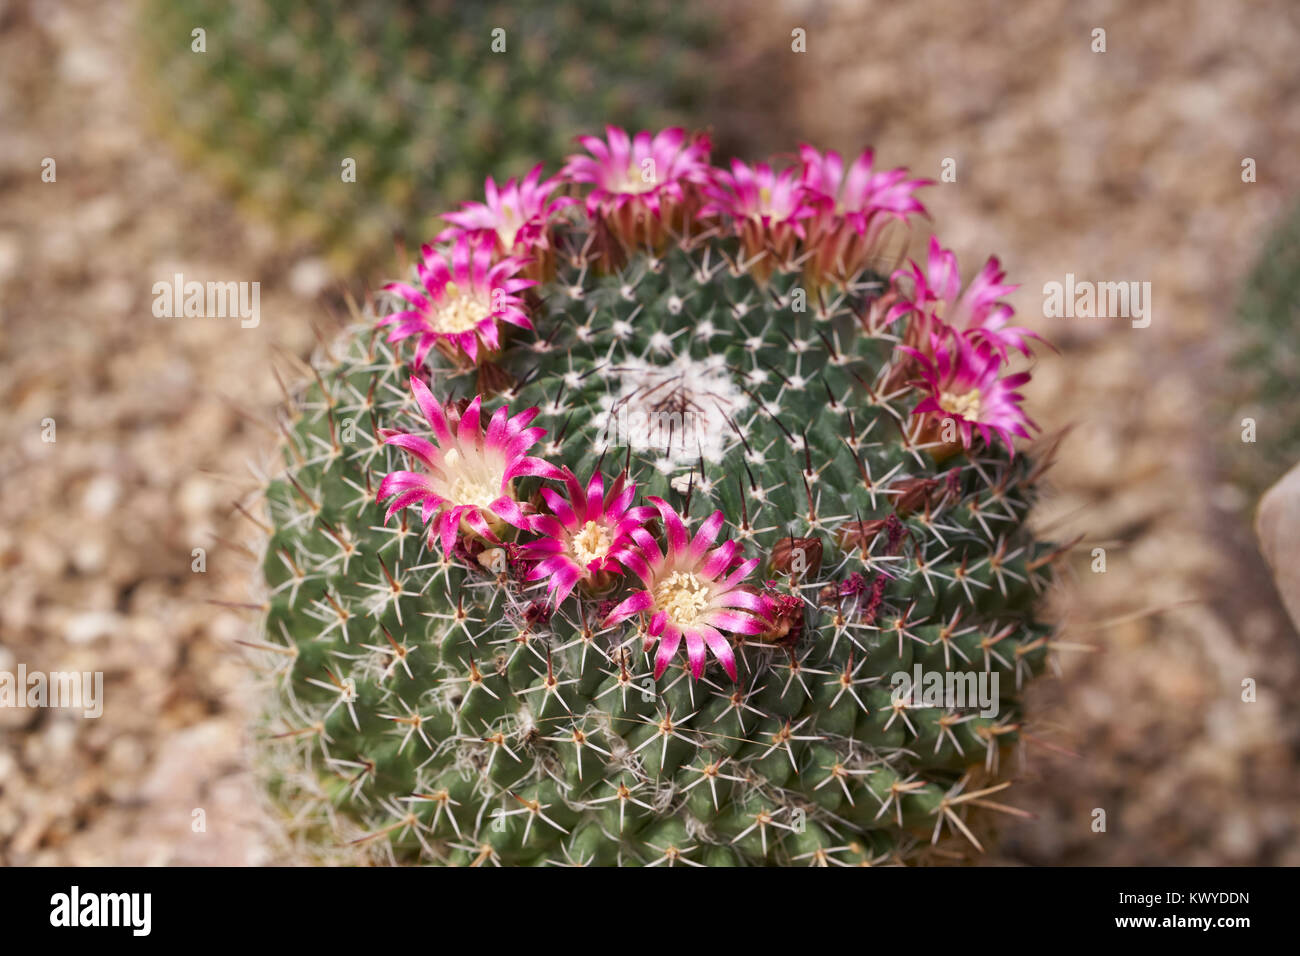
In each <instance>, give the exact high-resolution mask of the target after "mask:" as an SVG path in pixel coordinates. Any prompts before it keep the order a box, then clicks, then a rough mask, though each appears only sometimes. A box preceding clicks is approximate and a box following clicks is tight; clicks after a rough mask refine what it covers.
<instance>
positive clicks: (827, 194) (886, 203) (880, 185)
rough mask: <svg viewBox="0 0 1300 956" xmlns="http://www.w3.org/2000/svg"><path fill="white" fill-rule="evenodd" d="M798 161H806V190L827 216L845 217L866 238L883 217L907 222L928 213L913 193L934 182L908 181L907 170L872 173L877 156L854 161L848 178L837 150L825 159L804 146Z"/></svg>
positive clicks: (867, 153) (866, 154)
mask: <svg viewBox="0 0 1300 956" xmlns="http://www.w3.org/2000/svg"><path fill="white" fill-rule="evenodd" d="M799 158H800V160H802V161H803V183H804V186H806V187H807V189H808V190H809V192H810V193H812V194H813V195H814V196H817V197H819V198H820V199H821V200H823V202H824V204H825V211H826V212H828V213H830V214H832V215H836V216H843V217H844V219H845V221H846V222H848V224H849V225H851V226H852V227H853V228H854V229H856V230H857V231H858V233H859V234H865V233H866V232H867V231H868V230H869V229H870V228H871V226H872V223H873V220H874V219H875V218H876V217H877V215H878V214H880V213H889V214H890V215H893V216H895V217H897V218H898V219H906V218H907V216H908V215H909V214H911V213H914V212H918V213H921V214H923V215H924V213H925V207H924V206H922V205H921V203H920V200H918V199H917V198H916V197H915V196H913V195H912V193H913V192H914V191H915V190H916V189H917V188H918V187H920V186H928V185H930V183H931V180H928V179H908V178H907V170H906V169H903V168H901V167H900V168H899V169H891V170H888V171H886V172H878V173H877V172H873V171H872V162H873V160H874V158H875V154H874V153H873V152H872V151H871V150H869V149H866V150H863V151H862V154H861V155H860V156H858V158H857V159H855V160H854V161H853V165H852V166H850V167H849V171H848V175H847V176H846V175H845V173H844V160H843V159H842V158H841V157H840V154H839V153H837V152H835V151H834V150H828V151H827V152H826V154H825V155H823V154H821V153H819V152H817V150H816V149H814V148H813V147H811V146H809V145H808V144H806V143H805V144H803V145H801V146H800V147H799Z"/></svg>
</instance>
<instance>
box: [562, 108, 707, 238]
mask: <svg viewBox="0 0 1300 956" xmlns="http://www.w3.org/2000/svg"><path fill="white" fill-rule="evenodd" d="M605 136H606V139H607V140H608V142H606V141H605V140H602V139H600V138H599V137H597V136H580V137H578V142H579V143H580V144H581V145H582V146H583V147H584V148H585V149H586V150H587V152H588V153H590V154H591V155H590V156H583V155H581V154H575V155H573V156H570V157H569V159H568V161H567V162H566V163H565V165H564V168H563V169H562V170H561V171H560V175H561V176H562V177H564V178H566V179H567V180H568V181H569V182H573V183H589V184H591V185H592V186H593V187H594V188H593V189H592V190H591V192H590V193H588V195H587V214H588V215H590V216H592V217H595V216H597V215H599V216H600V217H602V218H603V219H604V220H605V221H606V222H607V223H608V224H609V225H610V228H611V229H613V230H614V231H615V232H616V233H617V234H618V235H619V236H620V238H622V239H623V240H624V242H627V243H629V244H636V243H639V242H642V241H653V240H654V239H655V238H656V237H657V236H658V235H659V226H660V223H661V222H662V221H664V220H666V219H670V218H671V214H672V211H673V210H674V209H675V208H677V207H679V206H682V205H684V204H685V203H686V202H687V198H688V190H689V189H690V188H691V187H692V186H696V185H699V184H702V183H704V182H706V181H707V179H708V175H709V161H708V157H709V148H710V143H709V139H708V137H707V136H703V135H700V136H696V137H694V138H692V139H691V140H689V141H688V140H687V139H686V133H685V131H684V130H682V129H681V128H679V127H673V128H671V129H665V130H662V131H660V132H659V133H657V134H656V135H655V136H654V137H651V135H650V133H649V132H647V131H644V130H643V131H642V132H640V133H637V134H636V135H635V136H634V137H632V138H631V139H629V138H628V135H627V133H626V132H625V131H623V130H621V129H619V128H618V127H616V126H607V127H605Z"/></svg>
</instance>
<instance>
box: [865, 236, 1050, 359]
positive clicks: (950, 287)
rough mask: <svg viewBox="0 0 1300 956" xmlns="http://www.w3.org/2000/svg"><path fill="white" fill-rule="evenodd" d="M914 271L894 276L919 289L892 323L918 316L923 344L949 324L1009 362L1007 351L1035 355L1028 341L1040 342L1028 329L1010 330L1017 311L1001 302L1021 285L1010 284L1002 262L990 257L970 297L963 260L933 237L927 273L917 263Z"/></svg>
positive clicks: (899, 307)
mask: <svg viewBox="0 0 1300 956" xmlns="http://www.w3.org/2000/svg"><path fill="white" fill-rule="evenodd" d="M910 265H911V270H910V271H909V270H907V269H899V270H897V271H896V272H895V273H894V275H893V280H894V281H895V282H897V281H898V280H899V279H900V278H910V279H911V280H912V284H913V286H914V288H913V292H912V295H911V298H904V299H903V300H902V301H900V302H899V303H898V304H897V305H895V306H894V307H893V308H892V309H890V311H889V316H888V321H893V320H894V319H896V318H898V317H899V316H900V315H906V314H907V313H909V312H914V313H915V315H916V322H917V324H918V326H919V328H918V333H919V334H918V340H919V341H922V342H924V341H926V340H927V339H928V338H929V336H930V334H931V333H932V332H942V327H943V326H944V325H947V326H950V327H951V328H953V329H956V330H957V331H959V332H966V333H969V338H971V339H972V340H973V341H979V342H985V343H987V344H988V345H989V346H990V347H992V348H993V349H994V350H996V351H997V352H998V353H999V354H1000V355H1001V356H1002V357H1003V358H1004V359H1005V358H1006V355H1007V349H1009V348H1015V349H1019V350H1020V351H1021V352H1023V353H1024V354H1025V355H1028V354H1029V346H1028V345H1027V344H1026V341H1025V340H1026V339H1029V338H1034V339H1039V340H1040V341H1041V339H1040V337H1039V336H1038V335H1037V334H1036V333H1034V332H1031V331H1029V330H1028V329H1022V328H1017V327H1015V326H1009V325H1008V324H1007V322H1008V321H1009V320H1010V318H1011V316H1012V315H1013V314H1014V313H1013V312H1012V309H1011V306H1009V305H1007V304H1006V303H1005V302H999V301H998V300H999V299H1001V298H1002V297H1003V296H1004V295H1007V294H1009V293H1011V292H1014V291H1015V290H1016V289H1017V288H1019V286H1014V285H1006V284H1004V283H1003V281H1002V280H1003V278H1004V277H1005V276H1006V273H1005V272H1003V271H1002V269H1001V267H1000V265H999V263H998V260H997V258H996V257H992V256H991V257H990V258H989V260H988V262H986V263H984V268H982V269H981V270H980V271H979V273H978V274H977V275H976V276H975V278H974V279H972V280H971V281H970V284H969V285H967V286H966V290H965V291H964V292H962V291H961V273H960V271H959V270H958V268H957V257H956V256H955V255H954V254H953V253H952V251H951V250H949V249H944V248H943V247H942V246H940V245H939V240H938V239H937V238H934V237H931V238H930V253H929V258H928V260H927V262H926V268H925V270H924V271H922V269H921V267H920V266H918V265H917V264H916V263H915V262H911V263H910Z"/></svg>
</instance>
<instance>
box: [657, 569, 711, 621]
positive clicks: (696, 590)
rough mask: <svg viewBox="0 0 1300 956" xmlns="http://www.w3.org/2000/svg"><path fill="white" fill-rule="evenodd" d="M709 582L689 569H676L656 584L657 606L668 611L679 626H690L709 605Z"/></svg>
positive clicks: (669, 615)
mask: <svg viewBox="0 0 1300 956" xmlns="http://www.w3.org/2000/svg"><path fill="white" fill-rule="evenodd" d="M711 596H712V589H711V588H710V587H709V585H708V582H706V581H704V580H703V579H702V578H700V577H699V576H697V575H695V574H692V573H690V572H689V571H674V572H673V573H672V574H670V575H669V576H668V577H667V578H665V579H664V580H663V581H660V582H659V583H658V584H657V585H655V589H654V599H655V607H657V608H658V609H659V610H661V611H666V612H667V613H668V617H669V618H671V619H672V622H673V623H674V624H676V625H677V626H678V627H690V626H691V625H692V624H694V623H695V622H696V621H698V620H699V618H700V614H701V613H702V612H703V611H704V609H705V608H706V607H708V605H709V598H710V597H711Z"/></svg>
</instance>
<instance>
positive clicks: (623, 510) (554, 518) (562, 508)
mask: <svg viewBox="0 0 1300 956" xmlns="http://www.w3.org/2000/svg"><path fill="white" fill-rule="evenodd" d="M625 477H626V476H625V475H619V476H618V478H616V479H615V480H614V484H613V486H611V487H610V489H609V491H608V492H606V491H605V487H604V479H603V478H602V477H601V474H600V472H596V473H595V474H593V475H592V476H591V480H590V481H588V482H587V489H586V491H583V488H582V485H581V484H580V483H579V482H578V479H577V477H576V476H575V475H574V474H573V472H571V471H569V469H567V468H565V469H564V470H563V481H564V484H565V489H566V491H567V492H568V500H567V501H566V500H565V499H564V498H563V497H562V496H560V495H559V494H557V493H556V492H554V491H552V490H551V489H550V488H543V489H542V492H541V493H542V498H543V499H544V500H545V501H546V504H547V505H548V506H549V507H550V509H551V512H552V513H551V514H549V515H537V516H535V517H534V518H533V519H532V521H531V524H530V530H531V531H533V532H535V533H537V534H539V535H541V537H540V538H539V539H538V540H537V541H533V542H531V543H530V544H528V545H527V547H526V549H525V553H524V557H525V558H526V559H527V560H530V561H536V562H537V563H536V565H535V566H534V567H533V569H532V571H530V572H529V574H528V578H527V580H529V581H540V580H542V579H544V578H549V580H550V583H549V584H548V585H547V589H546V593H547V596H548V598H550V599H552V600H554V602H555V603H556V604H560V603H561V602H563V601H564V599H565V598H566V597H568V596H569V594H570V592H572V590H573V588H574V586H575V585H576V584H577V583H578V582H579V581H587V582H598V581H601V579H602V578H607V577H608V576H609V575H611V574H622V573H623V560H624V555H625V554H626V552H627V551H628V550H629V549H630V548H632V547H634V542H633V540H632V532H633V531H636V530H639V529H640V528H641V527H642V525H644V524H645V522H646V521H647V520H649V519H650V518H651V517H653V516H654V509H653V508H647V507H644V506H642V507H639V508H633V507H630V505H631V504H632V500H633V498H634V497H635V496H636V485H634V484H632V483H631V482H627V481H625Z"/></svg>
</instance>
